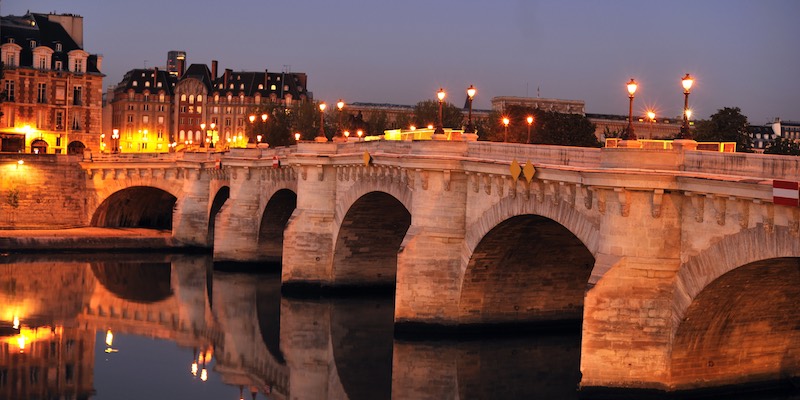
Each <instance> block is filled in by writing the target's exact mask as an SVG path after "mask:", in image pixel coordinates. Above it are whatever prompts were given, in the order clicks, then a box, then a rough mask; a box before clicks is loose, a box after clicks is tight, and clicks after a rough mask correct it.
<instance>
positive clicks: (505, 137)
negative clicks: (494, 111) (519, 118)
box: [503, 117, 511, 142]
mask: <svg viewBox="0 0 800 400" xmlns="http://www.w3.org/2000/svg"><path fill="white" fill-rule="evenodd" d="M509 122H511V120H509V119H508V117H503V141H504V142H507V141H508V123H509Z"/></svg>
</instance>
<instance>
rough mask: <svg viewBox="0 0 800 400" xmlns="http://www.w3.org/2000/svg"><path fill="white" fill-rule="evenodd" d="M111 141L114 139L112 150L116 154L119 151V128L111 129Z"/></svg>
mask: <svg viewBox="0 0 800 400" xmlns="http://www.w3.org/2000/svg"><path fill="white" fill-rule="evenodd" d="M111 141H112V145H111V146H112V149H111V152H112V153H114V154H116V153H119V129H112V130H111Z"/></svg>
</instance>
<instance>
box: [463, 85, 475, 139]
mask: <svg viewBox="0 0 800 400" xmlns="http://www.w3.org/2000/svg"><path fill="white" fill-rule="evenodd" d="M477 92H478V91H477V90H476V89H475V87H474V86H472V85H469V87H468V88H467V99H468V100H467V102H468V103H469V112H468V113H467V129H466V131H465V132H464V133H475V128H474V127H473V126H472V98H473V97H475V93H477Z"/></svg>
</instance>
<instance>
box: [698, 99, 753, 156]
mask: <svg viewBox="0 0 800 400" xmlns="http://www.w3.org/2000/svg"><path fill="white" fill-rule="evenodd" d="M747 125H748V123H747V117H746V116H744V115H742V110H741V109H740V108H739V107H725V108H722V109H720V110H718V111H717V112H716V114H714V115H712V116H711V119H710V120H702V121H698V122H697V124H695V127H696V128H695V133H694V139H695V140H697V141H698V142H736V151H739V152H751V151H752V149H753V140H752V139H751V138H750V134H749V133H748V132H747Z"/></svg>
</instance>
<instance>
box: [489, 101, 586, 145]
mask: <svg viewBox="0 0 800 400" xmlns="http://www.w3.org/2000/svg"><path fill="white" fill-rule="evenodd" d="M503 116H505V117H507V118H508V119H509V124H508V138H507V140H508V142H512V143H533V144H554V145H561V146H583V147H600V142H599V141H597V137H596V136H595V135H594V132H595V129H596V127H595V125H594V124H593V123H592V122H591V121H589V119H588V118H586V116H584V115H580V114H564V113H559V112H555V111H542V110H540V109H535V108H532V107H526V106H520V105H512V106H508V107H507V108H506V112H505V114H504V115H500V113H499V112H496V111H492V113H490V115H489V118H490V119H489V122H490V124H492V128H491V133H490V134H489V135H488V137H487V138H488V139H489V140H494V141H503V140H505V139H506V134H505V131H506V128H505V126H503V123H502V119H503ZM528 116H533V120H534V122H533V124H532V125H531V132H530V142H528V122H527V118H528Z"/></svg>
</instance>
